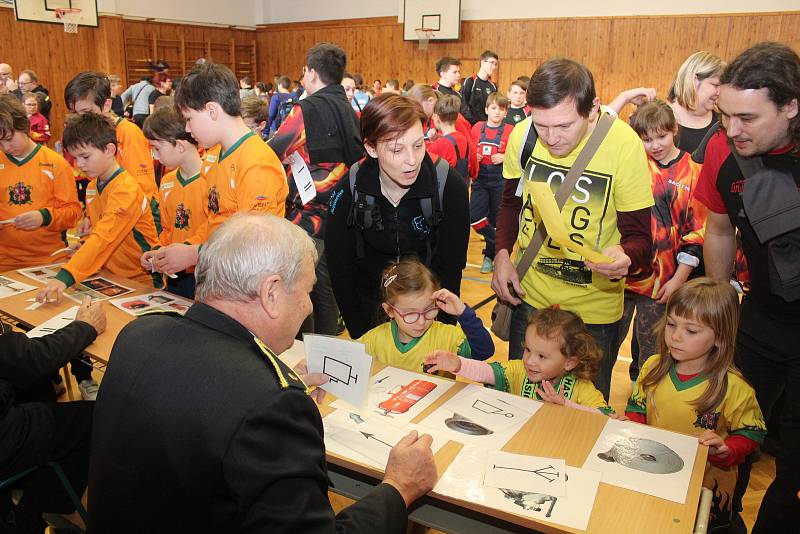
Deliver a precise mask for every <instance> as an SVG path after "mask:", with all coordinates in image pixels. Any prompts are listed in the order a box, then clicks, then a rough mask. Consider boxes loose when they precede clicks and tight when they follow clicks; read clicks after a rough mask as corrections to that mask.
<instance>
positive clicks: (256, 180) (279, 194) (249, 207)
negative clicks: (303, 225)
mask: <svg viewBox="0 0 800 534" xmlns="http://www.w3.org/2000/svg"><path fill="white" fill-rule="evenodd" d="M269 151H270V154H271V157H272V159H273V160H274V161H270V162H268V163H266V162H264V163H258V164H254V165H251V166H250V167H248V168H247V169H245V171H244V172H243V173H242V174H241V176H240V177H237V179H236V204H237V206H238V207H239V209H238V211H240V212H259V213H270V214H272V215H277V216H278V217H283V216H284V215H285V212H286V196H287V195H288V194H289V190H288V187H287V185H286V173H285V172H284V170H283V165H281V162H280V161H278V158H277V156H275V154H274V152H272V149H269Z"/></svg>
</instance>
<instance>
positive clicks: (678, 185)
mask: <svg viewBox="0 0 800 534" xmlns="http://www.w3.org/2000/svg"><path fill="white" fill-rule="evenodd" d="M667 182H669V183H670V185H674V186H675V187H677V188H678V189H683V190H684V191H691V190H692V188H691V187H689V186H688V185H686V184H682V183H680V182H678V181H676V180H672V179H670V180H667Z"/></svg>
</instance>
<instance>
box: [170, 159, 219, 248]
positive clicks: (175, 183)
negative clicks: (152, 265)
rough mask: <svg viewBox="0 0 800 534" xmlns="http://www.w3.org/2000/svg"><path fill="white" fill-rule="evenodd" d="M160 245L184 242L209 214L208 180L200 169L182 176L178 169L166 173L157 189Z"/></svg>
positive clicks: (197, 229) (195, 231)
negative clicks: (189, 174)
mask: <svg viewBox="0 0 800 534" xmlns="http://www.w3.org/2000/svg"><path fill="white" fill-rule="evenodd" d="M158 205H159V208H160V209H161V223H162V228H161V235H160V236H159V241H160V243H161V245H162V246H167V245H171V244H172V243H184V242H186V241H187V240H188V239H189V238H190V237H191V236H193V235H194V234H196V233H197V232H198V231H199V230H200V228H201V227H202V226H203V225H204V223H205V222H206V219H207V218H208V183H207V182H206V178H205V176H203V174H202V173H199V172H198V173H197V174H195V175H194V176H191V177H189V178H185V177H184V176H183V174H182V173H181V170H180V169H177V170H174V171H172V172H170V173H168V174H166V175H165V176H164V177H163V178H162V179H161V187H160V188H159V190H158Z"/></svg>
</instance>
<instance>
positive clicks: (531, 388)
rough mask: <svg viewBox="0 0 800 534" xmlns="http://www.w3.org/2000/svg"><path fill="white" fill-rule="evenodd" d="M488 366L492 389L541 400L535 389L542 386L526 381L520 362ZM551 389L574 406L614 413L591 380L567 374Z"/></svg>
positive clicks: (497, 363) (522, 364)
mask: <svg viewBox="0 0 800 534" xmlns="http://www.w3.org/2000/svg"><path fill="white" fill-rule="evenodd" d="M489 365H490V366H491V367H492V371H493V372H494V386H493V387H494V389H497V390H499V391H506V392H508V393H513V394H514V395H519V396H521V397H527V398H529V399H536V400H542V398H541V397H540V396H539V395H538V394H537V393H536V388H539V389H542V385H541V383H539V382H531V381H530V380H529V379H528V374H527V373H526V372H525V364H524V363H523V362H522V360H509V361H507V362H493V363H490V364H489ZM553 389H555V390H556V391H559V390H561V391H562V393H563V394H564V398H566V399H569V400H571V401H572V402H574V403H575V404H580V405H581V406H588V407H589V408H597V409H598V410H600V412H602V413H604V414H606V415H608V414H611V413H614V410H613V409H612V408H611V407H610V406H609V405H608V403H607V402H606V401H605V399H604V398H603V394H602V393H600V391H598V389H597V388H596V387H594V384H592V381H591V380H586V379H585V378H578V377H576V376H575V375H574V374H573V373H568V374H566V375H564V376H562V377H561V378H559V379H558V380H557V381H554V382H553Z"/></svg>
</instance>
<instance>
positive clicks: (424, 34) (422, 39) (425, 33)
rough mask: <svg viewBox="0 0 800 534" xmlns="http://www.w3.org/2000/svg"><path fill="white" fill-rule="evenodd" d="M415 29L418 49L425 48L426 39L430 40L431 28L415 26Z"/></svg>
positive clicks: (426, 45) (426, 46)
mask: <svg viewBox="0 0 800 534" xmlns="http://www.w3.org/2000/svg"><path fill="white" fill-rule="evenodd" d="M415 31H416V32H417V38H418V39H419V49H420V50H427V49H428V41H430V40H431V37H433V30H430V29H428V28H417V29H416V30H415Z"/></svg>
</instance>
